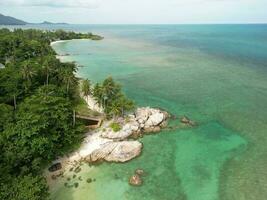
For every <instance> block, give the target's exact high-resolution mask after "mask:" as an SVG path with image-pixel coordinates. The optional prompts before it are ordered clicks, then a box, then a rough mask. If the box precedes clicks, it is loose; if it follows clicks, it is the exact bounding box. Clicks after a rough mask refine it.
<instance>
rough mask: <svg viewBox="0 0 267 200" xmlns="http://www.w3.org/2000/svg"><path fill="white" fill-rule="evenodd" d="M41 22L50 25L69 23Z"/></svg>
mask: <svg viewBox="0 0 267 200" xmlns="http://www.w3.org/2000/svg"><path fill="white" fill-rule="evenodd" d="M40 24H48V25H53V24H67V23H53V22H48V21H44V22H42V23H40Z"/></svg>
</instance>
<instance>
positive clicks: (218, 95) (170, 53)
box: [41, 25, 267, 200]
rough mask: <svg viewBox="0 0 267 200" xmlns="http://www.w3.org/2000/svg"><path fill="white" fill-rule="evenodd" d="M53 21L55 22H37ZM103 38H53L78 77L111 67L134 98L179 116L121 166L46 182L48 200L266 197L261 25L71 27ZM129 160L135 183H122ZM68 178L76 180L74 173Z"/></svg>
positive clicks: (97, 76) (265, 73)
mask: <svg viewBox="0 0 267 200" xmlns="http://www.w3.org/2000/svg"><path fill="white" fill-rule="evenodd" d="M41 28H49V29H55V28H57V27H41ZM61 28H64V29H68V30H75V31H83V32H84V31H92V32H93V33H96V34H100V35H102V36H104V37H105V39H104V40H102V41H88V40H72V41H68V42H62V43H57V44H55V45H54V48H55V50H56V51H57V52H58V53H59V54H66V53H68V54H69V56H65V57H64V59H65V60H67V61H75V62H77V63H78V64H79V65H80V68H79V70H78V75H79V76H81V77H84V78H89V79H91V80H92V81H93V82H97V81H100V80H103V79H104V78H105V77H107V76H109V75H112V76H113V77H114V78H115V79H116V80H117V81H119V82H120V83H121V84H122V86H123V88H124V91H125V93H126V94H127V95H128V96H129V97H130V98H132V99H134V101H135V102H136V103H137V105H138V106H154V107H161V108H163V109H165V110H167V111H169V112H170V113H172V114H173V115H175V116H177V117H179V116H182V115H187V116H188V117H190V118H191V119H193V120H194V121H196V122H197V123H198V126H197V127H194V128H188V127H184V126H181V124H180V123H179V120H172V121H171V122H170V126H175V127H177V128H176V129H174V130H171V131H162V132H161V133H160V134H156V135H148V136H145V137H144V138H142V139H141V141H142V142H143V144H144V148H143V153H142V155H141V156H140V157H138V158H137V159H135V160H133V161H130V162H128V163H125V164H116V163H104V164H101V165H99V166H95V167H89V166H87V165H86V164H84V165H83V167H82V172H81V173H80V174H79V175H78V176H82V178H83V179H84V180H86V178H88V177H90V178H95V179H96V181H95V182H93V183H90V184H88V183H86V181H81V182H79V187H78V188H71V189H70V188H66V187H65V186H64V183H65V182H66V181H67V180H66V179H67V177H68V176H69V177H70V176H72V175H73V174H72V173H71V172H70V173H69V174H68V175H67V176H65V177H64V178H63V179H60V180H58V181H57V183H56V184H54V186H53V187H52V188H51V193H52V199H53V200H265V199H266V197H267V189H266V188H267V171H266V169H267V25H132V26H129V25H94V26H93V25H91V26H90V25H75V26H74V25H69V26H62V27H61ZM136 168H143V169H144V170H145V172H147V174H146V176H145V177H144V184H143V186H141V187H131V186H129V185H128V178H129V177H130V175H131V174H132V173H133V172H134V170H135V169H136ZM74 181H75V180H74Z"/></svg>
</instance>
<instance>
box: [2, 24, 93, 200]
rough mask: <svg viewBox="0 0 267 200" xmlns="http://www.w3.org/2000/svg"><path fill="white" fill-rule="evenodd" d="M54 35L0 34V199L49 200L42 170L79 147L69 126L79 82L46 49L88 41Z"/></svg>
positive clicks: (71, 68)
mask: <svg viewBox="0 0 267 200" xmlns="http://www.w3.org/2000/svg"><path fill="white" fill-rule="evenodd" d="M93 37H94V35H93V34H91V33H88V34H81V33H74V32H65V31H62V30H58V31H55V32H52V31H42V30H34V29H29V30H22V29H15V30H14V31H10V30H8V29H0V63H2V64H3V65H5V67H4V68H0V112H1V115H0V149H1V151H0V199H12V200H24V199H25V200H26V199H27V200H28V199H31V200H35V199H36V200H43V199H48V189H47V186H46V182H45V180H44V178H43V177H41V176H40V174H41V173H42V170H43V167H44V166H45V165H46V164H47V163H48V162H50V161H51V160H53V159H55V158H56V157H57V156H60V155H63V154H64V153H66V152H68V151H70V150H71V149H72V148H75V147H76V146H77V144H79V143H80V140H81V133H83V131H84V129H83V126H80V125H79V124H77V123H76V124H74V122H75V121H74V120H73V109H74V106H75V105H76V102H77V97H79V94H78V79H77V78H76V77H75V72H76V70H77V68H76V65H75V64H74V63H61V62H60V61H59V60H58V59H57V58H56V57H55V52H54V50H53V49H52V48H51V46H50V42H51V41H55V40H58V39H61V40H64V39H80V38H88V39H93Z"/></svg>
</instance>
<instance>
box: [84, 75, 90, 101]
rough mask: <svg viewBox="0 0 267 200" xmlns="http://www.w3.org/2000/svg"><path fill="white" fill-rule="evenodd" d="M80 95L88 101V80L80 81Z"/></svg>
mask: <svg viewBox="0 0 267 200" xmlns="http://www.w3.org/2000/svg"><path fill="white" fill-rule="evenodd" d="M82 93H83V95H84V96H86V97H87V100H88V96H89V95H90V94H91V83H90V80H88V79H85V80H83V81H82Z"/></svg>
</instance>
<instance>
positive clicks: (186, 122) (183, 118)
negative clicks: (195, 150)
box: [180, 116, 196, 126]
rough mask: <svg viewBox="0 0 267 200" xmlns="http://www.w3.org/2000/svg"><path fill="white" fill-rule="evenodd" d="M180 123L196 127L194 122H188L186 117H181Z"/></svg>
mask: <svg viewBox="0 0 267 200" xmlns="http://www.w3.org/2000/svg"><path fill="white" fill-rule="evenodd" d="M180 122H182V123H184V124H188V125H190V126H196V122H194V121H192V120H190V119H189V118H188V117H186V116H183V117H182V118H181V119H180Z"/></svg>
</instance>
